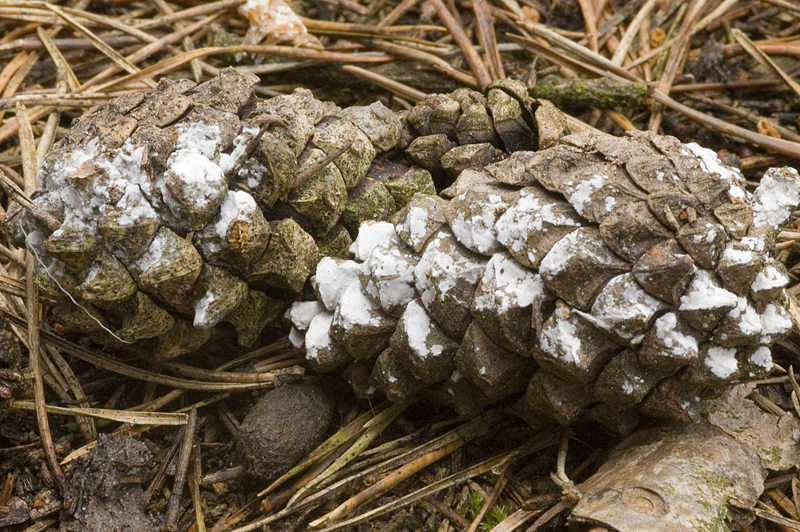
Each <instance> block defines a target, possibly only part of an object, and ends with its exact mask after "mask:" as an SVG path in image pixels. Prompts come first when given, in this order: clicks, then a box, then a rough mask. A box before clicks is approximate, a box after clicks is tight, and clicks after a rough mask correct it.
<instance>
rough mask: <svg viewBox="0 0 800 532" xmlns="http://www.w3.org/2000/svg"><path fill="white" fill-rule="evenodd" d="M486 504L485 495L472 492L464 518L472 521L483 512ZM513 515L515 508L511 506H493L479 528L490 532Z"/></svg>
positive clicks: (483, 531)
mask: <svg viewBox="0 0 800 532" xmlns="http://www.w3.org/2000/svg"><path fill="white" fill-rule="evenodd" d="M485 502H486V501H485V499H484V498H483V495H481V494H480V493H479V492H477V491H473V492H471V493H470V494H469V499H468V500H467V510H466V515H465V516H464V517H465V518H466V519H468V520H470V521H472V520H473V519H475V516H477V515H478V512H480V511H481V508H482V507H483V505H484V503H485ZM512 513H514V508H512V507H510V506H497V505H495V506H492V507H491V508H490V509H489V511H488V512H486V514H485V515H484V516H483V519H482V520H481V523H480V526H479V527H478V528H479V530H481V532H489V531H490V530H491V529H493V528H494V527H496V526H497V525H499V524H500V523H501V522H502V521H503V520H504V519H505V518H506V517H508V516H509V515H511V514H512Z"/></svg>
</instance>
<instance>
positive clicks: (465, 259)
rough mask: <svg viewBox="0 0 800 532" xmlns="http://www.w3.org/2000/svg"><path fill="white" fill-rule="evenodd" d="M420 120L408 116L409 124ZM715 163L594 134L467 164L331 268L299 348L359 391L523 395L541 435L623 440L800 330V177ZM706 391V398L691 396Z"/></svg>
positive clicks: (748, 371)
mask: <svg viewBox="0 0 800 532" xmlns="http://www.w3.org/2000/svg"><path fill="white" fill-rule="evenodd" d="M412 114H413V111H412ZM743 183H744V180H743V178H742V176H741V174H740V173H739V172H738V171H735V170H731V169H729V168H726V167H724V166H723V165H721V164H720V162H719V160H718V159H717V157H716V155H715V154H714V153H713V152H711V151H710V150H707V149H704V148H701V147H700V146H698V145H696V144H687V145H684V144H681V143H680V142H679V141H678V140H676V139H674V138H672V137H666V136H659V135H656V134H653V133H647V132H642V133H635V134H632V135H630V136H626V137H623V138H617V137H612V136H609V135H604V134H595V133H581V134H575V135H569V136H566V137H564V138H563V139H562V140H561V141H559V142H558V143H557V144H556V145H555V146H553V147H550V148H547V149H544V150H541V151H538V152H529V151H516V152H514V153H512V154H510V155H509V156H508V157H507V158H505V159H503V160H501V161H499V162H495V163H493V164H489V165H487V166H486V167H485V168H484V169H483V170H464V171H462V172H461V174H460V175H459V177H458V179H457V180H456V182H455V183H454V184H453V185H452V186H451V187H450V188H449V189H447V190H445V191H443V194H442V195H443V196H446V197H449V198H450V199H449V201H448V200H447V199H443V198H441V197H437V196H430V195H424V194H417V195H415V196H414V197H413V198H412V199H411V201H410V203H409V204H408V205H406V206H405V207H404V208H403V209H401V210H400V211H399V212H398V213H397V214H396V215H395V216H394V217H393V218H392V220H391V223H389V222H378V223H371V224H369V225H366V224H365V225H364V226H362V227H361V229H360V231H359V236H358V238H357V239H356V241H355V243H354V244H353V246H352V247H351V251H352V252H353V254H354V257H355V260H343V259H337V258H324V259H322V260H321V262H320V263H319V265H318V268H317V272H316V276H315V278H314V279H313V280H312V281H313V283H314V285H315V289H316V294H317V301H312V302H301V303H295V304H294V305H293V306H292V309H291V312H290V317H291V319H292V322H293V325H294V328H295V330H294V331H293V334H292V338H293V339H294V341H295V342H296V343H297V344H298V345H302V344H304V345H305V349H306V357H307V359H308V362H309V364H310V365H311V367H312V368H315V369H317V370H318V371H330V370H333V369H336V368H340V367H343V368H345V369H344V373H345V375H346V376H347V378H348V379H349V380H350V382H351V384H352V386H353V388H354V390H355V391H356V393H357V394H359V395H360V396H362V397H369V396H371V395H373V394H375V393H378V392H381V393H383V394H385V395H386V396H387V397H388V398H389V399H391V400H393V401H396V402H402V401H406V400H408V399H411V398H412V397H413V396H415V395H417V394H420V393H423V394H426V395H427V396H429V397H431V398H433V399H435V400H437V401H439V402H441V403H443V404H445V405H449V406H452V407H454V408H455V409H456V410H457V411H458V412H459V413H461V414H463V415H471V414H474V413H475V412H477V411H479V410H480V409H482V408H484V407H485V406H486V405H488V404H490V403H493V402H496V401H498V400H500V399H503V398H505V397H508V396H510V395H512V394H515V393H520V392H523V391H524V392H525V393H524V397H523V398H522V399H520V400H519V401H517V402H516V404H514V405H513V406H512V407H511V410H512V411H514V412H515V413H517V414H518V415H520V416H522V417H524V418H525V419H527V420H529V421H530V422H531V423H532V424H539V423H541V422H542V421H543V420H547V419H551V420H555V421H557V422H559V423H562V424H564V425H567V424H571V423H574V422H575V421H576V420H578V419H579V418H583V419H590V420H595V421H599V422H601V423H604V424H605V425H607V426H608V427H610V428H612V429H614V430H617V431H620V432H626V431H627V430H630V429H631V428H632V427H633V426H634V425H635V423H636V416H637V415H638V412H639V411H640V409H639V408H638V406H639V405H640V403H642V401H644V403H643V404H644V406H645V410H646V411H647V412H648V413H663V412H665V411H667V410H668V409H669V408H670V406H669V404H672V405H674V404H675V403H676V401H679V400H680V398H681V397H684V398H685V397H689V396H688V395H683V396H682V395H681V393H689V391H694V394H693V395H696V390H697V389H699V388H701V387H719V386H720V385H722V384H725V383H728V382H731V381H734V380H741V379H752V378H758V377H761V376H763V375H765V374H766V373H767V372H769V370H770V369H771V368H772V365H773V364H772V358H771V354H770V349H769V346H770V345H771V344H772V343H773V342H775V341H776V340H778V339H779V338H781V337H782V336H783V335H785V334H787V333H788V332H789V331H790V329H791V328H792V324H793V321H792V319H791V317H790V315H789V310H788V297H787V296H786V294H785V292H784V287H785V286H786V285H787V284H788V281H789V279H788V276H787V272H786V270H785V268H784V266H783V265H782V264H781V263H779V262H777V261H776V260H774V258H773V255H774V245H775V240H776V234H777V231H778V230H779V229H780V227H781V226H782V225H783V224H785V223H786V222H787V221H788V220H789V218H790V216H791V214H792V212H793V210H794V209H795V208H796V207H797V205H798V203H800V177H799V176H798V174H797V172H796V171H795V170H793V169H790V168H783V169H772V170H770V171H769V172H768V173H767V174H766V176H765V177H764V178H763V179H762V181H761V184H760V186H759V187H758V189H757V190H756V191H755V193H754V194H752V195H751V194H749V193H747V192H746V191H745V190H744V189H743ZM693 395H692V396H693Z"/></svg>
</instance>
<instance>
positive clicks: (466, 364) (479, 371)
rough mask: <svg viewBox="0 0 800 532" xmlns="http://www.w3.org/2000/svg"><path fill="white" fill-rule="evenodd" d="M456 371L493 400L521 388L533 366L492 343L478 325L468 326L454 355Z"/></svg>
mask: <svg viewBox="0 0 800 532" xmlns="http://www.w3.org/2000/svg"><path fill="white" fill-rule="evenodd" d="M454 361H455V365H456V369H457V370H458V371H459V373H461V374H462V375H464V377H465V378H467V379H468V380H469V381H470V382H472V383H473V384H475V385H476V386H477V387H478V388H480V389H481V391H483V393H484V395H486V397H487V398H488V399H489V400H491V401H496V400H499V399H502V398H503V397H507V396H509V395H511V394H512V393H515V392H518V391H521V390H524V389H525V386H526V384H527V383H528V380H529V379H530V378H531V375H532V374H533V372H534V370H535V369H536V364H535V363H534V361H533V360H532V359H530V358H523V357H521V356H519V355H517V354H515V353H512V352H511V351H507V350H505V349H503V348H502V347H500V346H499V345H497V344H496V343H494V342H493V341H492V339H491V338H489V336H488V335H487V334H486V333H485V332H484V331H483V329H482V328H481V326H480V323H479V322H477V321H473V322H472V323H470V324H469V327H468V328H467V332H466V333H464V339H463V341H462V342H461V345H460V346H459V348H458V351H457V352H456V354H455V358H454Z"/></svg>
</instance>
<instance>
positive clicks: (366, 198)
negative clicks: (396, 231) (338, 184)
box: [341, 177, 397, 234]
mask: <svg viewBox="0 0 800 532" xmlns="http://www.w3.org/2000/svg"><path fill="white" fill-rule="evenodd" d="M347 195H348V198H347V206H346V207H345V209H344V211H343V212H342V216H341V222H342V224H343V225H344V226H345V227H347V229H348V230H350V232H351V233H353V234H355V233H357V232H358V227H359V226H360V225H361V224H362V223H364V222H366V221H367V220H386V219H388V218H389V217H390V216H391V215H393V214H394V213H395V212H397V205H396V204H395V202H394V198H393V197H392V195H391V194H390V193H389V189H387V188H386V186H385V185H384V184H383V183H381V182H380V181H376V180H374V179H372V178H370V177H366V178H364V179H362V180H361V182H360V183H358V185H356V186H355V188H353V189H351V190H350V191H349V192H348V194H347Z"/></svg>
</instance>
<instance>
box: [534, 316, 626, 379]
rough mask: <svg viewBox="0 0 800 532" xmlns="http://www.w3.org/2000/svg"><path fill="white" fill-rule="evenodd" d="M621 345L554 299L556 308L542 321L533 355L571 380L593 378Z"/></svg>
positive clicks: (620, 348) (552, 370) (552, 371)
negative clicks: (537, 346)
mask: <svg viewBox="0 0 800 532" xmlns="http://www.w3.org/2000/svg"><path fill="white" fill-rule="evenodd" d="M621 350H622V347H621V346H620V345H619V344H618V343H617V342H615V341H613V340H611V339H610V338H609V337H608V336H606V335H605V334H603V333H602V332H601V331H600V329H598V328H597V327H595V326H594V325H592V324H591V323H590V322H589V321H588V320H587V319H586V318H585V317H584V315H583V313H580V312H576V311H574V309H570V307H569V306H568V305H565V304H564V302H563V301H560V300H559V301H556V308H555V311H554V312H553V313H552V314H551V315H550V317H548V318H547V320H546V321H545V322H544V323H543V324H542V330H541V332H540V333H539V349H537V350H536V351H534V358H535V359H536V361H537V362H538V363H539V365H541V366H542V367H543V368H545V369H546V370H548V371H549V372H550V373H553V374H555V375H558V376H559V377H561V378H563V379H566V380H568V381H571V382H581V383H589V382H592V381H593V380H594V379H595V378H597V375H599V374H600V371H602V369H603V366H604V365H605V364H606V362H608V361H609V360H610V359H611V357H613V356H614V355H616V354H617V353H619V352H620V351H621Z"/></svg>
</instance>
